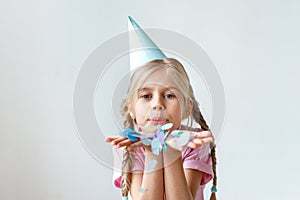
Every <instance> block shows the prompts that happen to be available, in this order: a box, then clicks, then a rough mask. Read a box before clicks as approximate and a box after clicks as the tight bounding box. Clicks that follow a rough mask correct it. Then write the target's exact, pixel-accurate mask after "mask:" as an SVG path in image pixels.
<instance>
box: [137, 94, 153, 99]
mask: <svg viewBox="0 0 300 200" xmlns="http://www.w3.org/2000/svg"><path fill="white" fill-rule="evenodd" d="M140 97H141V98H142V99H149V98H151V95H150V94H143V95H141V96H140Z"/></svg>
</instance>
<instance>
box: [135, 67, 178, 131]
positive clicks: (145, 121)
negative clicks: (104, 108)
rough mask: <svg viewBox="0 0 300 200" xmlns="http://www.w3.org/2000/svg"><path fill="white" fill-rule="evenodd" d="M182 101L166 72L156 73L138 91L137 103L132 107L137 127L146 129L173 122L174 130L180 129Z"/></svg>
mask: <svg viewBox="0 0 300 200" xmlns="http://www.w3.org/2000/svg"><path fill="white" fill-rule="evenodd" d="M182 100H183V97H182V95H181V94H180V92H179V90H178V88H177V87H176V84H175V83H174V82H173V80H172V78H171V77H170V75H168V74H167V72H166V70H165V69H160V70H157V71H155V72H154V73H152V74H151V75H150V76H149V77H148V78H147V79H146V81H145V82H144V84H143V85H142V87H141V88H140V89H139V90H138V93H137V100H136V103H135V104H134V105H133V107H132V112H133V114H134V115H135V118H136V123H137V125H139V126H141V127H145V126H147V125H158V124H165V123H170V122H171V123H173V128H172V129H179V127H180V124H181V120H182V117H181V116H182V113H181V107H180V102H183V101H182Z"/></svg>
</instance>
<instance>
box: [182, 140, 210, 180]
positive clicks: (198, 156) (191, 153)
mask: <svg viewBox="0 0 300 200" xmlns="http://www.w3.org/2000/svg"><path fill="white" fill-rule="evenodd" d="M182 161H183V168H185V169H195V170H199V171H201V172H202V179H201V183H200V185H205V184H206V183H208V182H209V181H210V180H212V178H213V176H214V175H213V170H212V159H211V156H210V154H209V144H206V145H202V146H200V147H199V148H196V149H192V148H190V147H188V148H186V149H185V150H184V151H183V152H182Z"/></svg>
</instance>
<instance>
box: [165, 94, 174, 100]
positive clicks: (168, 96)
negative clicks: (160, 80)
mask: <svg viewBox="0 0 300 200" xmlns="http://www.w3.org/2000/svg"><path fill="white" fill-rule="evenodd" d="M175 97H176V96H175V95H174V94H166V95H165V98H167V99H173V98H175Z"/></svg>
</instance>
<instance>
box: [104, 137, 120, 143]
mask: <svg viewBox="0 0 300 200" xmlns="http://www.w3.org/2000/svg"><path fill="white" fill-rule="evenodd" d="M118 137H120V136H115V137H108V138H106V139H105V142H112V141H114V140H115V139H117V138H118Z"/></svg>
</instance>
